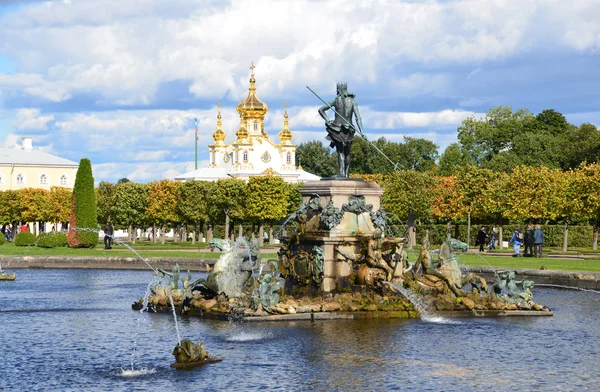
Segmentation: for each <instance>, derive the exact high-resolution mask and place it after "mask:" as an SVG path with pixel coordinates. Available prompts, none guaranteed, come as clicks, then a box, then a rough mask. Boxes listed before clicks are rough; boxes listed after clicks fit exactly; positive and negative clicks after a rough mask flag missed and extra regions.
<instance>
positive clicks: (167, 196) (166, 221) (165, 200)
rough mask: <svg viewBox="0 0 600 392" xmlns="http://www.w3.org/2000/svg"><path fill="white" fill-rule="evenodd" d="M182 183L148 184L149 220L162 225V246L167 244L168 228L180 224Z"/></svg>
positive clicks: (163, 182) (162, 182) (162, 181)
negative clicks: (179, 211)
mask: <svg viewBox="0 0 600 392" xmlns="http://www.w3.org/2000/svg"><path fill="white" fill-rule="evenodd" d="M180 184H181V183H179V182H177V181H171V180H161V181H154V182H151V183H149V184H148V205H147V207H146V214H147V217H148V220H149V221H150V222H152V223H156V224H158V225H160V227H161V230H162V237H161V240H160V242H161V244H164V243H165V231H166V229H167V226H169V225H172V224H174V223H177V222H180V221H181V219H180V216H179V214H178V211H177V189H178V188H179V185H180Z"/></svg>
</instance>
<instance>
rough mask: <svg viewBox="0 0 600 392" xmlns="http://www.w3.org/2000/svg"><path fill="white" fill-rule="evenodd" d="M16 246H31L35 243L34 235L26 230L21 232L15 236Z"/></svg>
mask: <svg viewBox="0 0 600 392" xmlns="http://www.w3.org/2000/svg"><path fill="white" fill-rule="evenodd" d="M15 245H16V246H33V245H35V235H33V233H30V232H28V231H24V232H21V233H19V234H17V236H16V237H15Z"/></svg>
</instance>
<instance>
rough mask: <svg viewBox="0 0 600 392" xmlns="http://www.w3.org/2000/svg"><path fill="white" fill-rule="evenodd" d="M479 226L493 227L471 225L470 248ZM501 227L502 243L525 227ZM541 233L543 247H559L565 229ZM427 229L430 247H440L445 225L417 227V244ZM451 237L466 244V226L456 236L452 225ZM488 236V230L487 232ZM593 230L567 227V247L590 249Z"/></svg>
mask: <svg viewBox="0 0 600 392" xmlns="http://www.w3.org/2000/svg"><path fill="white" fill-rule="evenodd" d="M481 226H487V227H489V228H490V230H491V228H492V227H493V226H494V225H493V224H492V223H483V224H482V223H476V224H471V243H470V244H469V245H470V246H471V247H474V246H475V240H476V239H477V232H478V231H479V228H480V227H481ZM500 226H501V227H502V237H503V238H502V239H503V240H504V241H508V240H509V239H510V237H511V235H512V232H513V230H514V228H515V226H519V227H520V228H521V231H523V230H524V229H525V228H526V227H527V225H526V224H522V225H516V224H511V225H499V226H496V227H497V228H498V227H500ZM541 228H542V231H543V232H544V246H546V247H548V246H553V247H561V246H562V243H563V236H564V231H565V227H564V225H542V227H541ZM426 229H429V242H430V243H431V245H441V244H442V242H443V241H444V239H445V238H446V225H417V232H416V237H417V244H420V243H421V240H422V238H423V236H424V235H425V230H426ZM451 232H452V237H453V238H456V239H459V240H461V241H463V242H467V224H466V223H462V224H460V225H458V235H456V234H457V226H456V225H452V228H451ZM488 234H489V230H488ZM593 234H594V228H593V226H588V225H577V226H575V225H572V226H569V239H568V244H569V247H575V248H590V247H591V246H592V240H593Z"/></svg>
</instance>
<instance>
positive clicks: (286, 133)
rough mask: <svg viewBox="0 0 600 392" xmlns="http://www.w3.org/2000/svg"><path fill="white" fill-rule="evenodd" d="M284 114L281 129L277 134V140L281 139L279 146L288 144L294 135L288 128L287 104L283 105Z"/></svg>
mask: <svg viewBox="0 0 600 392" xmlns="http://www.w3.org/2000/svg"><path fill="white" fill-rule="evenodd" d="M284 106H285V112H284V114H283V129H282V130H281V132H279V138H280V139H281V144H290V140H292V137H293V136H294V134H293V133H292V131H290V128H289V126H288V113H287V103H286V104H284Z"/></svg>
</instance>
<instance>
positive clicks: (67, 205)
mask: <svg viewBox="0 0 600 392" xmlns="http://www.w3.org/2000/svg"><path fill="white" fill-rule="evenodd" d="M46 197H47V200H46V203H45V208H46V211H47V212H46V216H47V217H48V220H49V221H50V222H54V224H55V225H58V222H68V221H69V217H70V214H71V199H72V198H73V191H72V190H71V189H69V188H65V187H61V186H53V187H51V188H50V192H49V193H48V194H47V195H46Z"/></svg>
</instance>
